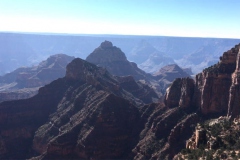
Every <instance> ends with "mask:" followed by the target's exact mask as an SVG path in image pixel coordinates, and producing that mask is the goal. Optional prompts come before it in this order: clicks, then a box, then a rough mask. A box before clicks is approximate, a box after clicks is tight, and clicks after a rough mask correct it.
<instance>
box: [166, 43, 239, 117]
mask: <svg viewBox="0 0 240 160" xmlns="http://www.w3.org/2000/svg"><path fill="white" fill-rule="evenodd" d="M239 48H240V46H239V45H236V46H235V47H234V48H232V49H231V50H229V51H227V52H224V53H223V56H221V57H220V61H219V62H218V63H217V64H215V65H213V66H211V67H209V68H206V69H205V70H203V72H201V73H199V74H197V75H196V78H195V84H194V85H193V84H192V83H188V84H187V85H185V86H183V87H182V84H186V81H187V79H186V78H183V79H176V80H175V81H174V82H173V84H172V86H171V87H170V88H168V90H167V94H166V97H165V103H166V105H167V106H168V107H170V108H171V107H174V106H181V105H180V104H182V102H187V103H185V104H189V102H191V103H190V104H192V106H194V107H195V108H197V109H198V110H199V112H200V113H201V114H203V115H211V114H215V115H227V114H228V115H229V116H231V115H232V116H236V115H238V114H239V113H240V109H239V108H240V101H239V100H238V99H239V93H240V92H239V91H240V90H239V89H238V86H239V76H238V75H239V65H238V64H239V54H240V52H239ZM188 81H189V80H188ZM183 88H184V89H183ZM186 91H188V92H186ZM189 91H190V92H189ZM181 95H185V96H183V98H182V97H181ZM173 97H175V98H173ZM179 97H181V98H179ZM184 97H185V98H184ZM185 106H188V105H185Z"/></svg>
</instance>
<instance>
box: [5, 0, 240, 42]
mask: <svg viewBox="0 0 240 160" xmlns="http://www.w3.org/2000/svg"><path fill="white" fill-rule="evenodd" d="M0 21H1V23H0V32H1V31H10V32H12V31H13V32H44V33H46V32H47V33H69V34H119V35H156V36H181V37H221V38H240V0H0Z"/></svg>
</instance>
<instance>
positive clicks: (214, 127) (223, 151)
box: [181, 118, 240, 160]
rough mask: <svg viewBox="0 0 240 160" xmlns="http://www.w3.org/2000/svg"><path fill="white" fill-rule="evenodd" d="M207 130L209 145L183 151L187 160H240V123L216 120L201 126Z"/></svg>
mask: <svg viewBox="0 0 240 160" xmlns="http://www.w3.org/2000/svg"><path fill="white" fill-rule="evenodd" d="M199 127H202V128H204V129H205V130H206V134H207V135H206V136H207V140H208V142H207V143H208V144H206V145H203V144H201V145H199V146H198V148H196V149H183V150H182V151H181V155H182V156H183V157H184V158H185V159H200V158H203V159H206V160H212V159H214V160H217V159H238V158H240V152H239V150H240V140H239V136H240V123H239V122H238V123H233V122H232V121H230V120H228V119H226V118H223V119H220V118H219V119H214V120H211V121H207V122H205V123H202V124H199Z"/></svg>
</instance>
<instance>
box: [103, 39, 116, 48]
mask: <svg viewBox="0 0 240 160" xmlns="http://www.w3.org/2000/svg"><path fill="white" fill-rule="evenodd" d="M111 47H113V44H112V42H110V41H106V40H105V41H104V42H102V43H101V48H104V49H105V48H111Z"/></svg>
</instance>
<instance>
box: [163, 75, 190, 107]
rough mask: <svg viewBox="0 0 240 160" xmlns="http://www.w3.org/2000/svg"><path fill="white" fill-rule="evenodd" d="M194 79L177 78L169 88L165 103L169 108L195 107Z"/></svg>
mask: <svg viewBox="0 0 240 160" xmlns="http://www.w3.org/2000/svg"><path fill="white" fill-rule="evenodd" d="M193 94H194V80H193V79H191V78H177V79H176V80H175V81H174V82H173V83H172V85H171V86H170V87H169V88H168V89H167V91H166V94H165V99H164V102H165V105H166V106H167V107H169V108H174V107H178V106H179V107H181V108H187V109H190V107H193Z"/></svg>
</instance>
